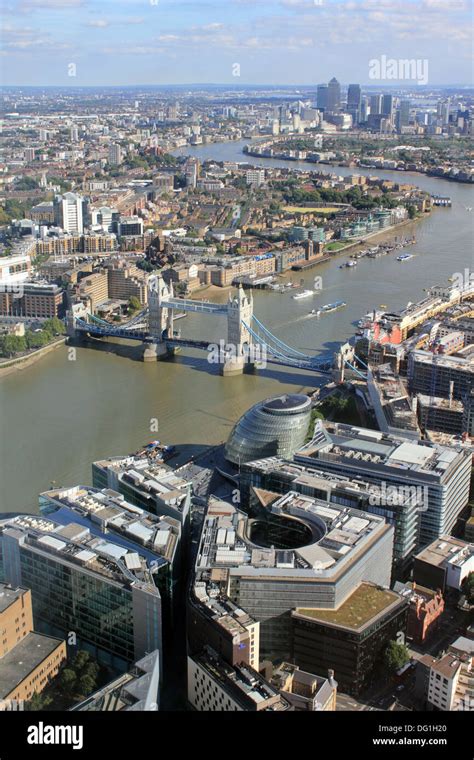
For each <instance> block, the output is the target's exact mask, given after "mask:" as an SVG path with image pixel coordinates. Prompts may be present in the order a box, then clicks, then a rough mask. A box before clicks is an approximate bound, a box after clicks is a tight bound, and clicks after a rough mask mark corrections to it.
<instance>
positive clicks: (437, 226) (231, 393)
mask: <svg viewBox="0 0 474 760" xmlns="http://www.w3.org/2000/svg"><path fill="white" fill-rule="evenodd" d="M246 142H247V141H240V142H234V143H219V144H212V145H208V146H203V147H197V148H193V149H191V148H187V149H185V150H182V151H177V152H176V153H177V154H179V153H182V154H186V155H195V156H197V157H199V158H200V159H201V160H205V159H209V158H213V159H215V160H216V161H224V160H228V161H248V162H249V163H252V164H259V165H262V166H283V167H288V168H292V169H298V168H299V169H303V168H305V169H316V166H315V165H314V164H305V163H304V162H287V161H278V160H271V159H270V160H267V159H257V158H253V157H247V156H246V155H245V154H243V153H242V147H243V145H244V144H246ZM319 168H322V169H323V171H328V172H334V173H336V174H340V175H345V174H349V173H354V172H357V173H360V174H371V175H374V174H376V175H377V176H380V177H384V178H387V179H394V180H395V181H399V182H410V183H412V184H415V185H418V186H419V187H420V188H422V189H424V190H428V191H430V192H431V193H433V194H438V195H449V196H450V197H451V199H452V207H451V208H450V209H449V208H448V209H446V208H435V209H434V210H433V211H432V213H431V214H430V215H426V217H425V218H423V219H422V220H421V221H419V222H418V223H416V224H413V225H407V226H404V227H401V228H399V230H398V231H394V232H392V233H391V234H389V235H388V238H389V239H393V238H394V237H395V235H398V236H399V237H408V236H411V235H412V234H415V235H416V239H417V242H416V244H415V245H413V246H411V247H410V248H409V249H407V250H409V252H410V253H413V254H414V257H413V258H412V259H410V260H409V261H406V262H399V261H397V260H396V256H397V254H396V252H395V251H394V252H393V253H391V254H389V255H388V256H385V257H382V258H380V259H361V260H360V261H359V264H358V266H357V267H355V268H353V269H340V268H339V265H340V264H341V262H343V261H345V260H346V259H347V255H346V256H340V257H337V258H335V259H333V260H331V261H329V262H326V263H323V264H321V265H318V266H317V267H314V268H313V269H310V270H307V271H306V272H304V273H299V272H298V273H295V272H292V273H290V274H289V275H287V276H286V279H290V280H292V281H293V282H299V281H300V279H304V286H305V287H308V288H311V287H312V285H313V282H314V278H315V277H317V276H318V277H321V278H322V283H323V289H322V291H321V292H319V293H317V294H315V295H314V296H313V297H312V298H308V299H304V300H302V301H294V300H293V299H292V297H291V295H290V294H289V293H286V294H283V295H281V294H279V293H276V292H269V291H254V312H255V314H256V316H257V317H258V318H259V319H260V320H261V321H262V322H263V323H264V324H265V325H267V326H268V327H269V328H270V329H271V331H272V332H273V333H274V334H275V335H276V336H277V337H279V338H280V339H281V340H283V341H284V342H285V343H287V344H289V345H291V346H294V347H295V348H298V349H300V350H303V351H308V352H310V353H317V352H318V351H323V350H328V349H334V348H336V346H337V345H338V344H339V343H340V342H341V341H344V340H346V339H347V338H348V337H349V336H350V335H351V334H352V333H353V331H354V323H355V322H356V321H357V320H358V319H360V317H362V316H363V315H364V314H365V313H366V312H367V310H369V309H370V308H373V307H378V306H380V305H382V304H383V305H384V306H386V307H387V308H388V309H394V310H397V309H400V308H403V307H404V306H405V305H406V304H407V302H408V301H416V300H419V299H420V298H422V297H423V295H424V293H423V291H424V288H426V287H428V286H429V285H434V284H438V283H447V280H448V278H449V277H451V276H453V274H455V273H457V272H463V271H464V269H465V268H468V269H470V270H472V268H473V264H474V254H473V226H472V225H473V216H474V214H473V213H470V212H469V211H468V210H467V209H468V207H473V206H474V188H473V187H472V186H469V185H463V184H457V183H454V182H448V181H446V180H441V179H436V178H434V177H427V176H425V175H421V174H410V173H408V172H391V171H381V170H380V171H379V170H375V169H371V170H365V171H364V170H359V169H347V168H340V167H334V168H333V167H329V166H322V167H319ZM203 297H204V298H207V297H208V296H207V295H206V291H203ZM228 297H229V291H223V292H222V293H218V295H217V296H216V297H215V300H218V299H219V300H221V299H222V300H226V299H227V298H228ZM213 299H214V296H213ZM335 300H343V301H345V302H346V303H347V307H346V308H345V309H342V310H340V311H336V312H333V313H330V314H326V315H323V316H321V317H320V318H312V317H310V316H309V315H308V312H309V311H310V309H312V308H315V307H316V306H317V305H322V304H326V303H329V302H332V301H335ZM177 324H178V326H179V327H180V328H181V330H182V334H183V336H189V337H195V338H199V339H201V340H202V339H207V340H209V342H217V341H218V340H219V338H225V337H226V336H225V332H224V328H225V324H224V322H223V319H222V317H217V318H216V317H212V316H204V315H194V314H193V315H189V316H188V317H186V319H183V320H180V321H179V322H178V323H177ZM118 351H119V352H120V353H121V354H123V355H119V354H118V353H117V352H118ZM139 353H140V352H139V348H138V347H137V346H131V347H128V346H120V347H118V348H117V346H116V345H113V344H111V343H109V344H107V343H105V344H103V345H102V346H98V347H96V348H94V347H92V348H91V347H89V348H87V347H79V348H78V349H77V354H76V359H75V360H74V361H71V360H70V359H69V358H68V357H69V355H68V350H67V347H61V348H59V349H57V350H56V351H54V352H52V353H51V354H49V355H48V356H46V357H45V358H44V359H42V360H40V361H39V362H37V363H36V364H34V365H32V366H30V367H27V368H25V369H24V370H22V371H17V372H14V373H12V374H10V375H7V376H5V377H3V378H0V404H1V408H2V425H1V432H0V483H1V490H0V494H1V497H0V511H3V512H10V511H25V512H37V511H38V507H37V504H38V493H39V492H40V491H44V490H46V489H48V488H49V487H50V486H51V483H54V484H55V485H58V486H59V485H61V486H66V485H74V484H77V483H83V484H87V483H90V482H91V462H92V461H94V460H95V459H100V458H104V457H108V456H113V455H120V454H128V453H130V452H132V451H134V450H136V449H138V447H139V446H140V445H141V444H142V443H144V442H147V441H149V440H152V439H154V438H159V439H160V440H162V441H163V442H165V443H170V444H176V445H178V446H179V447H180V449H183V453H182V456H188V455H190V454H193V453H196V452H197V451H199V450H201V449H202V448H203V447H205V446H207V445H209V444H215V443H219V442H220V441H223V440H225V439H226V438H227V436H228V434H229V432H230V430H231V428H232V425H233V424H234V422H235V421H236V420H237V419H238V417H239V416H240V415H241V414H242V413H243V412H244V411H245V410H246V409H247V408H248V407H249V406H250V405H251V404H253V403H255V402H257V401H259V400H260V399H262V398H264V397H266V396H270V395H273V394H278V393H283V392H285V391H299V390H307V389H313V388H315V387H316V386H317V385H319V384H320V383H321V382H324V379H322V378H321V377H320V376H318V375H315V374H311V373H308V372H306V371H300V370H290V369H286V368H280V367H278V366H277V365H269V366H268V367H267V369H265V370H261V371H259V372H258V373H256V374H250V375H243V376H237V377H232V378H223V377H221V376H220V375H219V372H218V367H217V366H216V365H212V364H211V365H210V364H209V363H208V362H207V354H206V353H205V352H203V351H201V352H200V351H195V350H190V349H184V350H183V351H182V352H181V353H180V354H179V355H177V356H176V357H175V358H174V359H172V360H170V361H165V362H157V363H156V364H155V363H153V364H144V363H142V362H141V361H139ZM156 425H158V432H156ZM174 461H176V460H171V462H174ZM178 461H179V460H178Z"/></svg>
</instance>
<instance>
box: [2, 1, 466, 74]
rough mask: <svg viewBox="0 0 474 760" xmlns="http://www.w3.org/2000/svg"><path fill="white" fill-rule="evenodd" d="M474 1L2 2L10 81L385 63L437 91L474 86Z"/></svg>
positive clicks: (366, 68) (359, 68) (325, 69)
mask: <svg viewBox="0 0 474 760" xmlns="http://www.w3.org/2000/svg"><path fill="white" fill-rule="evenodd" d="M472 2H473V0H272V1H270V0H3V13H2V15H3V19H2V20H3V23H2V26H3V32H2V39H1V50H0V65H1V80H2V82H3V84H7V85H39V86H46V85H63V86H71V85H72V86H91V85H98V86H104V85H117V86H120V85H135V84H149V85H164V84H193V83H203V84H204V83H217V84H232V85H237V86H238V85H240V84H242V86H244V85H247V84H274V85H276V84H282V85H291V84H305V85H312V84H317V83H319V82H327V81H328V80H329V79H330V78H331V77H333V76H336V77H337V79H338V80H339V81H340V82H342V83H346V84H347V83H349V82H359V83H360V84H372V85H374V84H377V82H376V81H374V80H373V79H371V76H370V72H371V71H372V74H373V71H374V68H373V64H372V69H371V64H370V62H371V61H374V60H377V61H382V59H383V56H385V60H388V59H393V60H395V61H396V62H398V61H399V60H403V59H416V60H418V61H420V62H421V63H420V64H419V66H420V67H421V66H423V67H425V68H424V71H429V76H428V84H429V85H430V84H431V85H433V86H436V85H450V84H472V64H473V49H472V37H471V35H472V21H473V4H472ZM426 67H428V68H426ZM400 70H401V69H397V68H395V73H397V72H398V71H400ZM419 70H421V68H420V69H419ZM381 71H383V69H381ZM402 79H403V74H402ZM402 79H398V80H397V79H396V78H395V81H389V82H387V84H397V83H403V81H402ZM407 84H408V85H411V84H416V82H414V81H409V82H407Z"/></svg>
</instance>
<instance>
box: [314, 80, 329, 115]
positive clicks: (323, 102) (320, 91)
mask: <svg viewBox="0 0 474 760" xmlns="http://www.w3.org/2000/svg"><path fill="white" fill-rule="evenodd" d="M316 105H317V107H318V109H319V110H320V111H325V110H326V109H327V106H328V86H327V84H318V88H317V94H316Z"/></svg>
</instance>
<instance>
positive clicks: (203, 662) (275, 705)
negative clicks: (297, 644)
mask: <svg viewBox="0 0 474 760" xmlns="http://www.w3.org/2000/svg"><path fill="white" fill-rule="evenodd" d="M193 659H194V660H195V661H196V662H197V663H198V664H199V665H200V666H201V667H202V668H204V669H205V670H206V671H207V672H208V673H209V675H210V676H211V677H212V678H213V679H214V680H216V681H218V682H219V684H220V685H221V687H222V688H223V689H224V690H225V691H227V692H228V693H229V694H230V695H231V697H232V699H234V700H235V701H236V702H238V703H239V704H241V705H242V706H243V707H244V709H246V710H248V709H251V710H269V711H272V712H273V711H281V710H290V709H291V706H290V704H289V702H287V700H286V699H285V698H284V697H282V696H281V695H280V692H279V691H278V689H277V688H275V687H274V686H272V685H271V684H270V683H269V682H268V681H266V680H265V678H263V676H261V675H260V673H258V672H257V671H256V670H254V669H253V668H252V667H250V665H235V666H231V665H228V664H227V663H226V662H225V661H224V660H222V659H221V658H220V657H219V656H218V655H217V654H216V652H214V651H213V650H212V649H211V648H210V647H207V648H206V650H205V651H204V652H202V653H201V654H200V655H197V656H194V657H193Z"/></svg>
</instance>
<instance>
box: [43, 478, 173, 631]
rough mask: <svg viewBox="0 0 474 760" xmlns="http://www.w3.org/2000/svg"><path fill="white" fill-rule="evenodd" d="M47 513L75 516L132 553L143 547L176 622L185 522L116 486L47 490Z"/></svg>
mask: <svg viewBox="0 0 474 760" xmlns="http://www.w3.org/2000/svg"><path fill="white" fill-rule="evenodd" d="M39 503H40V510H41V512H42V514H44V515H45V516H47V517H50V519H51V520H54V522H55V523H60V524H61V525H66V526H67V525H69V523H70V522H71V521H74V523H78V524H80V525H83V526H85V527H86V528H87V529H88V530H89V531H90V533H91V535H93V536H97V537H98V538H100V539H106V537H108V538H109V539H110V540H111V541H113V543H114V544H117V545H118V546H121V547H123V548H124V549H126V550H127V551H130V552H138V553H139V554H140V555H141V556H143V557H145V559H146V560H147V562H148V563H149V565H150V567H152V568H153V571H152V572H153V580H154V583H155V585H156V586H157V588H158V589H159V592H160V595H161V597H162V608H163V610H162V611H163V617H164V618H166V620H165V622H166V623H167V624H168V625H170V624H171V621H172V618H173V615H174V604H175V601H176V592H177V589H178V585H179V581H180V579H181V574H182V573H181V570H182V566H181V559H182V555H181V535H182V530H181V523H180V522H178V520H174V519H173V518H172V517H165V516H157V515H152V514H150V513H149V512H146V511H145V510H143V509H139V508H138V507H136V506H134V505H132V504H130V503H129V502H127V501H126V500H125V498H124V497H123V496H122V494H119V493H117V492H115V491H113V490H112V489H109V488H106V489H102V490H99V489H96V488H91V487H90V486H72V487H69V488H60V489H55V490H52V491H45V492H44V493H42V494H41V495H40V498H39Z"/></svg>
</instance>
